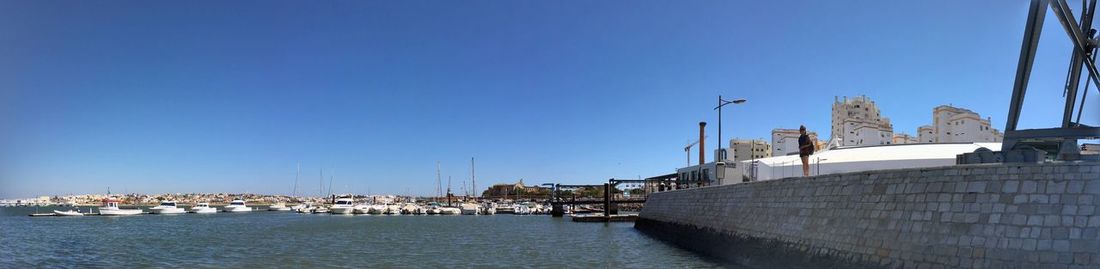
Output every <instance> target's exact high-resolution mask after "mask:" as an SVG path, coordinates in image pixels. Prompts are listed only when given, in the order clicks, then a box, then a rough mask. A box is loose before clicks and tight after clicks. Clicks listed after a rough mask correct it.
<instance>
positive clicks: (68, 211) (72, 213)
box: [53, 209, 84, 217]
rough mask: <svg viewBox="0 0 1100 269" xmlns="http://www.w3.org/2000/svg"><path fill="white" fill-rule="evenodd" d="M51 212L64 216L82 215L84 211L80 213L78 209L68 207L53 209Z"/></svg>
mask: <svg viewBox="0 0 1100 269" xmlns="http://www.w3.org/2000/svg"><path fill="white" fill-rule="evenodd" d="M53 213H54V215H58V216H64V217H79V216H84V213H80V211H77V210H74V209H69V210H67V211H61V210H54V211H53Z"/></svg>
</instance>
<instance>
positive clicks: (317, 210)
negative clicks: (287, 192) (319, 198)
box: [310, 206, 329, 214]
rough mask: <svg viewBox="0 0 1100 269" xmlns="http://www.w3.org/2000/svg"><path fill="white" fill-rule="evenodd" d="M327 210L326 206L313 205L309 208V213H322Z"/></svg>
mask: <svg viewBox="0 0 1100 269" xmlns="http://www.w3.org/2000/svg"><path fill="white" fill-rule="evenodd" d="M328 212H329V211H328V208H327V207H323V206H315V207H313V209H312V210H310V213H313V214H323V213H328Z"/></svg>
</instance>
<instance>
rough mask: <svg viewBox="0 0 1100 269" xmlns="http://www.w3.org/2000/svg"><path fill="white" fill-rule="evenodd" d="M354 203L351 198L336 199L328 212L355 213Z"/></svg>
mask: <svg viewBox="0 0 1100 269" xmlns="http://www.w3.org/2000/svg"><path fill="white" fill-rule="evenodd" d="M354 203H355V202H354V200H352V199H351V198H340V199H336V204H333V205H332V207H331V208H329V212H331V213H332V214H351V213H355V204H354Z"/></svg>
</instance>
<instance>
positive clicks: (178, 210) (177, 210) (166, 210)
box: [149, 207, 187, 214]
mask: <svg viewBox="0 0 1100 269" xmlns="http://www.w3.org/2000/svg"><path fill="white" fill-rule="evenodd" d="M149 213H150V214H183V213H187V210H184V209H183V208H178V207H174V208H153V209H149Z"/></svg>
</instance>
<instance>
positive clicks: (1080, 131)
mask: <svg viewBox="0 0 1100 269" xmlns="http://www.w3.org/2000/svg"><path fill="white" fill-rule="evenodd" d="M1051 137H1060V138H1077V139H1096V138H1100V127H1075V128H1046V129H1027V130H1013V131H1006V132H1005V140H1008V139H1009V138H1012V139H1017V140H1022V139H1038V138H1051ZM1001 150H1008V149H1001Z"/></svg>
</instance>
